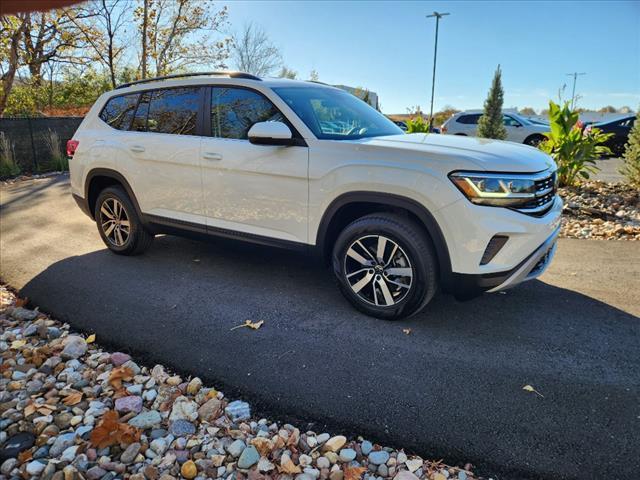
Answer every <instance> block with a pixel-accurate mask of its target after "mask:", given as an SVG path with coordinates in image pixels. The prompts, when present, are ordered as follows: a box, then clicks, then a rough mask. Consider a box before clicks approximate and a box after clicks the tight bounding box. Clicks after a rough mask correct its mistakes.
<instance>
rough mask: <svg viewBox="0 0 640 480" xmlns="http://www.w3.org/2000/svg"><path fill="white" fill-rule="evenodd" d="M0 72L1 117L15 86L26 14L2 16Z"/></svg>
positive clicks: (0, 23) (0, 18)
mask: <svg viewBox="0 0 640 480" xmlns="http://www.w3.org/2000/svg"><path fill="white" fill-rule="evenodd" d="M0 25H2V28H0V73H1V74H2V77H1V79H2V91H1V92H0V117H1V116H2V114H3V113H4V110H5V108H6V107H7V100H8V99H9V94H10V93H11V89H12V88H13V80H14V79H15V76H16V72H17V71H18V66H19V61H20V42H21V41H22V35H23V33H24V31H25V29H26V25H27V23H26V15H24V14H18V15H17V16H13V15H7V16H2V17H0Z"/></svg>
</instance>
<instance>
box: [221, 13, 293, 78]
mask: <svg viewBox="0 0 640 480" xmlns="http://www.w3.org/2000/svg"><path fill="white" fill-rule="evenodd" d="M231 59H232V61H233V64H234V66H235V68H237V69H238V70H240V71H241V72H247V73H251V74H253V75H257V76H259V77H266V76H268V75H270V74H273V73H274V71H276V70H277V69H279V68H280V67H282V56H281V55H280V51H279V50H278V48H277V47H276V46H275V45H274V44H273V43H272V42H271V40H269V36H268V35H267V33H266V32H265V31H264V29H263V28H262V27H260V26H257V25H254V24H253V23H247V24H245V26H244V27H243V29H242V31H241V32H240V33H239V34H238V33H237V34H234V35H233V36H232V37H231Z"/></svg>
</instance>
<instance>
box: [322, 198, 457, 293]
mask: <svg viewBox="0 0 640 480" xmlns="http://www.w3.org/2000/svg"><path fill="white" fill-rule="evenodd" d="M380 211H387V212H401V213H405V214H407V215H408V217H409V218H412V219H413V220H416V221H417V223H418V224H419V225H420V226H421V227H422V228H423V229H424V231H425V233H426V235H427V237H428V239H429V241H430V242H431V245H432V246H433V248H434V250H435V252H436V255H437V258H438V272H439V277H440V280H441V283H442V285H443V287H444V288H445V290H447V289H448V287H449V285H450V282H451V278H452V275H451V257H450V255H449V249H448V247H447V243H446V241H445V238H444V235H443V233H442V230H441V229H440V226H439V225H438V222H437V221H436V219H435V218H434V217H433V215H432V214H431V212H430V211H429V210H428V209H427V208H426V207H424V206H423V205H421V204H420V203H418V202H416V201H415V200H413V199H411V198H407V197H403V196H401V195H395V194H392V193H383V192H366V191H360V192H349V193H344V194H342V195H340V196H339V197H337V198H336V199H334V200H333V201H332V202H331V204H330V205H329V207H328V208H327V209H326V210H325V212H324V214H323V216H322V219H321V220H320V225H319V227H318V231H317V234H316V246H317V250H318V253H319V254H320V255H321V256H322V259H323V260H324V261H325V262H327V261H328V259H329V257H330V255H331V250H332V246H333V243H334V241H335V240H336V238H337V236H338V235H339V233H340V231H341V230H342V229H343V228H344V227H345V226H346V225H348V224H349V223H351V222H352V221H353V220H355V219H356V218H359V217H362V216H364V215H367V214H369V213H374V212H380Z"/></svg>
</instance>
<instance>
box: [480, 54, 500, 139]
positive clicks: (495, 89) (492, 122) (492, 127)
mask: <svg viewBox="0 0 640 480" xmlns="http://www.w3.org/2000/svg"><path fill="white" fill-rule="evenodd" d="M503 101H504V91H503V90H502V71H501V70H500V65H498V68H497V69H496V73H495V74H494V75H493V81H492V82H491V89H489V95H488V96H487V99H486V100H485V101H484V113H483V114H482V116H481V117H480V119H479V120H478V136H479V137H482V138H494V139H496V140H504V139H505V138H507V129H506V128H504V120H503V119H502V103H503Z"/></svg>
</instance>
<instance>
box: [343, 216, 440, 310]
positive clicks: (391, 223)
mask: <svg viewBox="0 0 640 480" xmlns="http://www.w3.org/2000/svg"><path fill="white" fill-rule="evenodd" d="M435 262H436V259H435V255H434V253H433V249H432V247H431V244H430V242H429V239H428V238H427V236H426V234H425V233H424V232H423V230H422V229H421V228H420V226H419V225H417V224H416V223H415V222H413V221H411V220H409V219H407V218H404V217H402V216H400V215H395V214H387V213H378V214H372V215H367V216H364V217H362V218H359V219H358V220H356V221H354V222H353V223H351V224H349V225H348V226H347V227H346V228H345V229H344V230H343V231H342V232H341V234H340V235H339V236H338V239H337V241H336V244H335V247H334V250H333V259H332V263H333V270H334V274H335V276H336V279H337V281H338V285H339V286H340V289H341V291H342V293H343V294H344V296H345V297H346V298H347V300H349V301H350V302H351V303H352V304H353V305H354V306H355V307H356V308H357V309H358V310H360V311H362V312H364V313H366V314H368V315H371V316H374V317H378V318H383V319H386V320H396V319H399V318H403V317H408V316H411V315H415V314H416V313H418V312H420V311H421V310H422V309H423V308H424V307H425V306H426V305H427V304H428V303H429V301H430V300H431V299H432V298H433V295H434V294H435V291H436V287H437V275H436V264H435Z"/></svg>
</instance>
